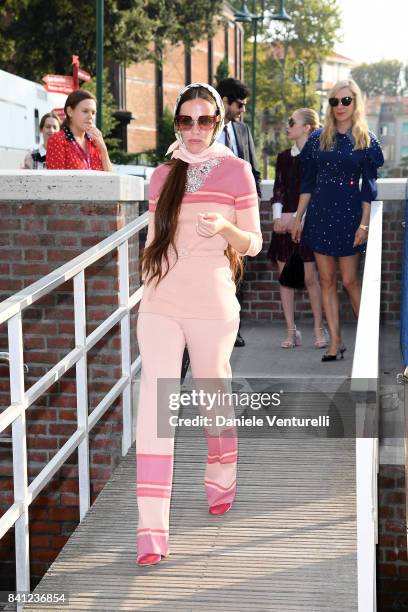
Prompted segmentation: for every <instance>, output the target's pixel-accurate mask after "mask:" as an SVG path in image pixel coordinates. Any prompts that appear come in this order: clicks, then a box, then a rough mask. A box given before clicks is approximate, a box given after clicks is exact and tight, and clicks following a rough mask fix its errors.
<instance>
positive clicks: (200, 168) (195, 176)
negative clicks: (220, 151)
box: [186, 157, 221, 193]
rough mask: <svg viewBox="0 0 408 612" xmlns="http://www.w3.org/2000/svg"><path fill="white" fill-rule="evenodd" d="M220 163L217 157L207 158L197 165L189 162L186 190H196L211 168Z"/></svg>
mask: <svg viewBox="0 0 408 612" xmlns="http://www.w3.org/2000/svg"><path fill="white" fill-rule="evenodd" d="M220 163H221V159H220V158H218V157H217V158H215V159H209V160H208V161H205V162H203V163H201V164H198V165H197V166H192V165H191V164H189V166H188V169H187V183H186V192H188V193H194V192H196V191H198V190H199V189H200V187H201V185H202V184H203V183H204V181H205V179H206V178H207V176H208V175H209V174H210V172H211V170H213V169H214V168H216V167H217V166H219V165H220Z"/></svg>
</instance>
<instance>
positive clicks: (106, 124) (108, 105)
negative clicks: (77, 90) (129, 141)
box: [81, 68, 119, 151]
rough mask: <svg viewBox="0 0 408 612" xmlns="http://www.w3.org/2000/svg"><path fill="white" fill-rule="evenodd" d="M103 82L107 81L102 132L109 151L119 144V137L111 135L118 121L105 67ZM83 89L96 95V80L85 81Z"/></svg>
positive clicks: (104, 93) (103, 104)
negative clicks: (114, 114)
mask: <svg viewBox="0 0 408 612" xmlns="http://www.w3.org/2000/svg"><path fill="white" fill-rule="evenodd" d="M103 82H104V83H105V88H104V92H103V102H102V125H103V128H102V133H103V135H104V139H105V142H106V146H107V147H108V149H109V151H112V150H114V149H115V148H117V146H118V142H119V141H118V139H117V138H113V137H112V136H109V134H110V133H111V132H112V130H113V129H114V128H115V127H116V126H117V124H118V122H117V120H116V119H115V117H114V116H113V113H114V112H115V110H116V103H115V98H114V97H113V94H112V92H111V90H110V86H109V78H108V69H107V68H105V69H104V71H103ZM81 89H86V90H88V91H90V92H91V93H93V94H94V96H96V80H95V79H92V80H91V81H88V82H87V83H83V84H82V86H81Z"/></svg>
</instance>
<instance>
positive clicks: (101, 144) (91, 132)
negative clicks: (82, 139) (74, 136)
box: [86, 125, 106, 150]
mask: <svg viewBox="0 0 408 612" xmlns="http://www.w3.org/2000/svg"><path fill="white" fill-rule="evenodd" d="M86 133H87V134H88V136H89V137H90V138H92V140H93V141H94V143H95V144H96V146H97V147H98V149H99V150H105V149H106V144H105V141H104V139H103V136H102V132H101V131H100V130H98V128H97V127H95V126H94V125H93V126H92V127H89V128H88V129H87V130H86Z"/></svg>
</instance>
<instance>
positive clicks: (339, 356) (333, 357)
mask: <svg viewBox="0 0 408 612" xmlns="http://www.w3.org/2000/svg"><path fill="white" fill-rule="evenodd" d="M345 351H346V347H345V346H342V347H341V348H339V350H338V351H337V353H336V354H335V355H330V353H325V354H324V355H323V357H322V361H337V359H344V353H345Z"/></svg>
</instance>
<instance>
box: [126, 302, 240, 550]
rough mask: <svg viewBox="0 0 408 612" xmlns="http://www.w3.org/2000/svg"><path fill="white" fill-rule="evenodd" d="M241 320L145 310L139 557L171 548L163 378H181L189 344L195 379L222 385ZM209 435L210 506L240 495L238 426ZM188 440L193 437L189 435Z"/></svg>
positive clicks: (169, 445) (170, 447)
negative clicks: (161, 393)
mask: <svg viewBox="0 0 408 612" xmlns="http://www.w3.org/2000/svg"><path fill="white" fill-rule="evenodd" d="M238 324H239V319H238V318H234V319H232V320H230V321H223V320H214V319H187V318H176V317H168V316H164V315H159V314H153V313H145V312H143V313H140V314H139V317H138V322H137V338H138V343H139V349H140V355H141V358H142V373H141V383H140V393H139V407H138V413H137V423H136V467H137V476H136V484H137V505H138V510H139V525H138V531H137V558H138V560H139V559H140V558H141V557H142V556H143V555H145V554H148V553H156V554H161V555H163V556H166V555H168V554H169V512H170V498H171V490H172V480H173V451H174V437H173V436H168V437H163V433H161V432H160V430H159V432H158V408H159V410H160V409H161V408H160V406H159V407H158V401H157V385H158V380H159V379H175V380H179V378H180V371H181V362H182V356H183V351H184V346H185V345H186V344H187V347H188V351H189V355H190V361H191V370H192V374H193V377H194V379H211V380H210V381H209V384H210V385H211V386H212V387H213V389H214V390H215V389H216V388H217V389H219V388H221V387H222V383H223V381H225V380H229V379H231V366H230V357H231V353H232V349H233V347H234V342H235V338H236V335H237V331H238ZM217 380H218V381H219V384H218V382H217ZM167 408H168V406H167ZM204 412H205V410H204ZM202 414H204V413H202ZM223 414H228V415H229V416H233V408H231V407H230V408H226V409H223ZM166 416H167V415H166ZM166 416H165V418H166ZM159 419H160V416H159ZM206 437H207V445H208V457H207V465H206V469H205V476H204V484H205V491H206V494H207V500H208V505H209V507H210V506H213V505H216V504H222V503H227V502H232V501H233V500H234V498H235V494H236V470H237V452H238V443H237V437H236V431H235V429H231V428H220V427H218V428H209V429H208V431H206ZM185 441H186V443H188V439H185Z"/></svg>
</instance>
